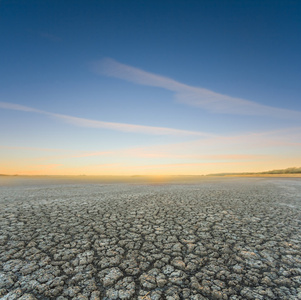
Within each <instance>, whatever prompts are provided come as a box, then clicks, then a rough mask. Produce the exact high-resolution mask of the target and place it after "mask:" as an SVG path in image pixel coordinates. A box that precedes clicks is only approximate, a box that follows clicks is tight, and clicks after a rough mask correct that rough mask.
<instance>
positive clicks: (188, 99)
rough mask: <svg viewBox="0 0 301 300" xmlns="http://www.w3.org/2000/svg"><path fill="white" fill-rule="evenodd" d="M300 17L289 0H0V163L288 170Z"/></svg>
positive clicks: (81, 168) (26, 170)
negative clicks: (286, 168)
mask: <svg viewBox="0 0 301 300" xmlns="http://www.w3.org/2000/svg"><path fill="white" fill-rule="evenodd" d="M300 15H301V3H300V1H275V0H274V1H265V0H263V1H244V0H243V1H209V0H208V1H118V0H117V1H5V0H2V1H1V2H0V36H1V48H0V57H1V68H0V77H1V83H0V84H1V89H0V126H1V127H0V128H1V129H0V135H1V142H0V154H1V160H0V173H10V174H15V173H18V174H125V175H134V174H206V173H210V172H211V173H212V172H226V171H229V172H232V171H261V170H266V169H273V168H285V167H292V166H300V165H301V154H299V153H301V151H300V150H301V149H300V144H301V140H300V137H301V134H300V133H299V132H301V131H300V130H299V129H300V128H301V126H300V125H301V124H300V123H301V121H300V120H301V101H300V94H301V93H300V92H301V86H300V78H301V59H300V53H301V19H300ZM1 165H2V167H1Z"/></svg>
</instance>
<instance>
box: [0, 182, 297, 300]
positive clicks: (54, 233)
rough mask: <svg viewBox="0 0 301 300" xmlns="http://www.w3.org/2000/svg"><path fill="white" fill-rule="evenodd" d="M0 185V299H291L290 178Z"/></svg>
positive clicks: (293, 222) (293, 185)
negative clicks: (189, 181)
mask: <svg viewBox="0 0 301 300" xmlns="http://www.w3.org/2000/svg"><path fill="white" fill-rule="evenodd" d="M1 180H2V183H1V184H0V215H1V220H0V228H1V236H0V247H1V248H0V297H1V299H6V300H14V299H22V300H25V299H27V300H30V299H59V300H63V299H77V300H80V299H81V300H85V299H91V300H96V299H106V300H109V299H139V300H143V299H144V300H149V299H152V300H155V299H158V300H159V299H166V300H177V299H190V300H204V299H221V300H226V299H231V300H237V299H241V300H243V299H259V300H260V299H301V179H299V178H219V179H218V178H206V179H204V180H200V181H199V182H198V183H186V184H180V183H176V184H175V183H169V184H142V183H139V184H128V183H118V184H117V183H99V182H97V181H93V182H92V181H91V182H89V180H85V181H83V182H80V181H74V182H72V181H68V182H62V181H60V180H57V181H55V180H54V181H53V180H48V179H44V180H37V179H30V178H27V179H21V178H11V179H7V178H4V177H3V178H2V179H1V178H0V181H1Z"/></svg>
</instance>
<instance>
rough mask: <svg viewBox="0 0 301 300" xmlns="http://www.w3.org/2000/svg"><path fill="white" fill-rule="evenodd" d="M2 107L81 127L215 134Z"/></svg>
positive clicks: (11, 106)
mask: <svg viewBox="0 0 301 300" xmlns="http://www.w3.org/2000/svg"><path fill="white" fill-rule="evenodd" d="M0 108H2V109H9V110H17V111H24V112H33V113H38V114H43V115H47V116H50V117H54V118H56V119H59V120H61V121H63V122H65V123H68V124H72V125H75V126H79V127H89V128H101V129H109V130H115V131H121V132H133V133H143V134H150V135H177V136H203V137H208V136H213V135H210V134H208V133H204V132H199V131H189V130H181V129H174V128H167V127H155V126H145V125H137V124H127V123H115V122H104V121H98V120H91V119H85V118H78V117H74V116H69V115H63V114H56V113H51V112H47V111H43V110H39V109H35V108H32V107H27V106H23V105H18V104H13V103H7V102H0Z"/></svg>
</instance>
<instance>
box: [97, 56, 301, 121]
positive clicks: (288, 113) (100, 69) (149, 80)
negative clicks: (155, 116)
mask: <svg viewBox="0 0 301 300" xmlns="http://www.w3.org/2000/svg"><path fill="white" fill-rule="evenodd" d="M92 70H93V71H95V72H97V73H98V74H101V75H105V76H109V77H115V78H119V79H122V80H126V81H129V82H133V83H137V84H141V85H146V86H153V87H160V88H164V89H166V90H169V91H171V92H173V93H175V99H176V101H178V102H181V103H184V104H186V105H190V106H196V107H200V108H202V109H205V110H208V111H210V112H213V113H221V114H237V115H253V116H270V117H276V118H296V119H300V118H301V112H299V111H293V110H289V109H283V108H277V107H272V106H267V105H262V104H259V103H256V102H253V101H248V100H245V99H241V98H235V97H231V96H227V95H223V94H220V93H216V92H214V91H211V90H208V89H204V88H199V87H193V86H189V85H186V84H183V83H180V82H178V81H176V80H173V79H170V78H167V77H164V76H160V75H156V74H152V73H149V72H146V71H144V70H141V69H138V68H134V67H131V66H128V65H125V64H121V63H119V62H117V61H115V60H113V59H110V58H106V59H102V60H100V61H97V62H94V63H93V64H92Z"/></svg>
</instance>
